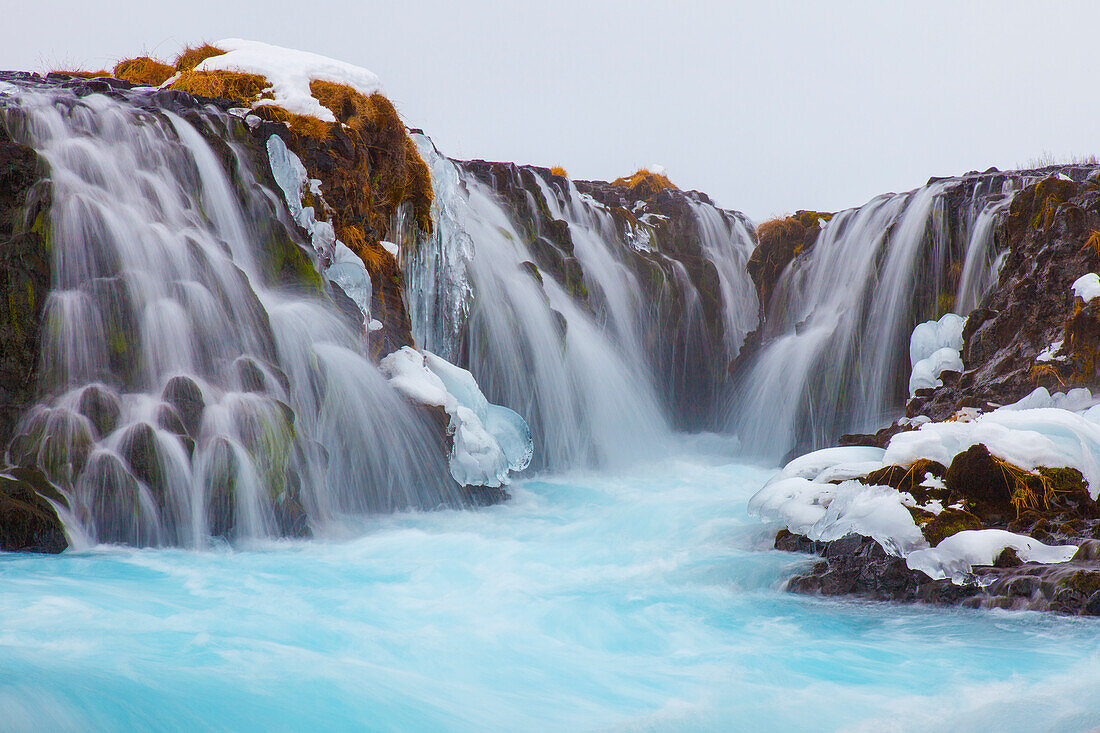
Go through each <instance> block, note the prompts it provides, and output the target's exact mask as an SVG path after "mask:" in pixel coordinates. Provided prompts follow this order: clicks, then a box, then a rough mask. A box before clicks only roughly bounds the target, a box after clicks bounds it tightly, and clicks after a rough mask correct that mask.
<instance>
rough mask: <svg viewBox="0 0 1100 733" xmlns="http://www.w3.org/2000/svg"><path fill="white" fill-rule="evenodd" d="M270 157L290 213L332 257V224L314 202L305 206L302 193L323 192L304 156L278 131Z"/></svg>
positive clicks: (315, 246) (270, 140) (269, 148)
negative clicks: (321, 216) (319, 217)
mask: <svg viewBox="0 0 1100 733" xmlns="http://www.w3.org/2000/svg"><path fill="white" fill-rule="evenodd" d="M267 158H268V161H269V162H270V164H271V174H272V176H273V177H274V178H275V182H276V183H277V184H279V189H280V190H281V191H282V192H283V198H284V199H286V205H287V208H289V209H290V215H291V216H292V217H294V220H295V221H296V222H298V225H299V226H301V227H302V229H304V230H306V232H308V233H309V235H310V239H311V241H312V244H313V249H315V250H316V251H317V252H318V253H319V254H320V255H321V256H322V257H323V258H325V260H331V259H332V257H333V247H334V245H335V242H336V233H335V232H334V231H333V228H332V224H330V223H329V222H327V221H318V220H317V217H316V215H315V213H314V211H313V207H312V206H302V195H303V194H304V193H305V192H306V191H311V192H312V193H315V194H317V195H320V194H321V189H320V183H319V182H318V181H316V180H314V179H311V178H310V177H309V176H308V175H307V174H306V168H305V166H304V165H302V161H301V159H299V158H298V156H297V155H295V154H294V153H293V152H292V151H291V150H290V149H289V148H287V146H286V143H284V142H283V140H282V138H280V137H279V136H278V135H272V136H271V137H269V138H268V139H267ZM367 302H368V303H369V302H370V301H369V300H368V301H367ZM368 312H369V309H368Z"/></svg>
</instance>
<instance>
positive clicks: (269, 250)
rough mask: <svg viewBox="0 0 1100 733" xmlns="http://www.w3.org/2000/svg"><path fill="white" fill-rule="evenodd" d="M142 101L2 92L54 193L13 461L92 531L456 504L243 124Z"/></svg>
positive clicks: (430, 447)
mask: <svg viewBox="0 0 1100 733" xmlns="http://www.w3.org/2000/svg"><path fill="white" fill-rule="evenodd" d="M140 101H141V100H140V95H139V94H137V93H135V97H134V101H133V103H130V102H128V101H125V100H119V99H114V98H111V97H108V96H106V95H100V94H93V95H90V96H86V97H83V98H77V97H76V96H75V95H73V94H72V93H71V92H67V91H64V90H56V89H53V90H34V89H31V88H26V89H23V90H22V91H21V92H20V93H19V94H18V95H13V96H8V97H5V98H4V106H3V109H2V110H0V111H2V112H3V115H4V118H5V120H6V123H7V126H8V128H9V129H10V130H11V131H12V133H13V135H14V136H15V137H16V138H17V139H20V140H23V141H25V142H26V143H27V144H30V145H32V146H33V147H34V148H35V149H36V150H38V152H39V153H40V155H41V156H42V158H43V159H44V160H45V161H46V163H47V164H48V166H49V176H50V179H51V187H52V195H53V205H52V210H51V224H52V236H51V240H50V241H51V244H52V248H53V250H52V277H53V286H52V288H53V289H52V293H51V295H50V298H49V301H48V303H47V311H46V319H45V324H44V328H43V346H42V366H41V369H40V385H39V391H40V394H41V402H40V404H39V405H38V406H37V407H35V408H34V409H32V410H31V411H30V412H29V414H27V415H26V416H25V418H24V419H23V422H22V425H21V429H20V436H19V437H18V438H17V439H16V440H15V441H13V443H12V446H11V448H10V453H11V456H10V457H11V459H12V460H13V461H14V462H16V463H32V464H38V465H41V466H43V467H44V468H45V469H46V470H47V471H48V473H49V475H50V477H51V478H52V479H53V480H54V481H55V482H57V483H58V484H59V485H60V486H61V487H62V488H63V489H65V490H66V491H67V492H69V493H70V500H71V503H72V504H73V514H74V516H75V517H76V519H77V521H79V522H80V523H81V525H82V529H83V530H84V531H86V533H87V534H88V535H89V536H90V537H91V539H92V540H93V541H99V542H124V543H129V544H138V545H148V544H152V545H161V544H181V545H186V546H196V545H203V544H205V543H207V542H208V541H209V538H210V537H211V536H230V537H262V536H267V535H275V534H286V533H290V534H300V533H302V532H303V531H306V526H307V523H308V524H310V525H313V526H315V527H316V526H319V525H323V524H324V523H325V522H326V521H327V520H330V519H332V518H334V517H336V516H338V515H340V514H342V513H346V512H362V511H367V510H371V511H390V510H394V509H398V508H407V507H422V508H434V507H437V506H440V505H457V504H458V503H460V499H459V494H458V487H457V485H455V483H454V482H453V481H452V480H451V478H450V476H449V475H448V472H447V465H446V462H445V456H444V451H443V450H441V447H440V440H441V438H440V436H439V435H438V432H436V431H434V430H433V428H432V426H431V425H430V423H429V421H428V419H427V418H425V417H424V416H423V415H421V414H420V413H418V412H416V411H415V410H414V409H413V408H412V407H410V406H409V405H408V404H407V403H406V402H405V401H404V400H403V399H402V398H401V397H400V396H398V395H397V393H396V392H394V391H393V389H391V388H390V386H389V385H388V384H387V383H386V380H385V379H384V378H383V377H382V376H381V375H380V374H379V373H378V370H377V369H376V368H375V366H374V365H373V364H372V363H371V362H370V361H369V359H368V358H367V357H366V354H365V343H364V339H363V337H362V335H361V333H359V332H357V331H356V329H355V324H354V323H351V322H349V320H346V319H345V317H344V316H342V314H341V313H340V311H339V309H338V308H337V307H336V306H335V305H334V304H333V302H332V300H331V299H330V298H329V297H328V296H327V291H326V289H325V283H324V281H323V280H322V278H321V277H320V276H319V275H318V273H317V270H316V268H315V266H314V263H313V262H311V261H310V257H311V255H309V254H307V253H306V250H305V249H303V248H301V247H299V245H298V244H296V243H295V242H294V241H292V239H291V236H292V229H291V228H288V227H286V226H284V224H285V223H286V222H289V219H288V218H287V214H286V212H285V211H284V210H283V208H282V204H281V200H280V197H279V196H277V195H276V194H274V193H272V191H271V190H269V189H268V188H266V187H265V186H264V185H263V184H262V183H261V181H260V180H258V179H257V178H256V177H255V176H254V175H253V173H252V171H251V170H250V165H249V161H248V160H246V159H245V157H244V154H243V152H242V151H241V150H240V149H239V148H238V147H236V146H234V145H233V143H232V139H233V134H232V133H231V127H230V126H232V125H239V124H240V122H239V121H238V120H236V119H234V118H232V117H230V116H228V115H225V114H224V113H221V112H219V111H217V110H214V109H212V108H211V109H210V110H208V111H207V112H206V113H205V114H204V115H202V116H201V118H200V117H199V116H193V117H192V120H191V121H187V120H184V119H183V118H181V117H180V116H177V115H176V114H173V113H172V112H169V111H159V110H153V109H143V108H141V106H140ZM196 124H198V125H204V126H206V127H207V128H208V129H207V130H204V131H200V129H197V128H196V126H195V125H196ZM204 132H206V133H207V134H209V135H210V136H211V137H212V138H214V139H221V140H224V141H226V142H227V143H228V145H226V146H224V148H223V149H222V150H220V151H219V153H216V152H215V150H214V148H213V147H211V144H210V143H209V142H208V141H207V138H206V137H205V136H204V134H203V133H204ZM219 155H220V156H221V157H219ZM223 161H224V162H223ZM226 166H228V170H227V167H226ZM230 173H231V174H232V176H230ZM294 236H297V235H294ZM273 263H281V268H282V269H281V270H277V269H275V267H274V264H273ZM288 269H289V270H290V271H292V272H294V273H295V275H294V276H293V277H290V278H288V277H286V271H287V270H288Z"/></svg>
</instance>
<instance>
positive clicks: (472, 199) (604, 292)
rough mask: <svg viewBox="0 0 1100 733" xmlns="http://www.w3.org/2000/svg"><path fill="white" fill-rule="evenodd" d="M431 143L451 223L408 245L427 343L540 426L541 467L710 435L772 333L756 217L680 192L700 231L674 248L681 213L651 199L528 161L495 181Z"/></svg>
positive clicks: (444, 216)
mask: <svg viewBox="0 0 1100 733" xmlns="http://www.w3.org/2000/svg"><path fill="white" fill-rule="evenodd" d="M416 138H417V141H418V144H419V146H420V151H421V154H422V155H423V157H424V159H425V160H426V161H428V163H429V166H430V168H431V170H432V176H433V185H434V189H435V193H436V201H435V211H434V215H435V221H436V224H437V226H436V228H435V232H434V233H433V236H432V239H431V241H429V242H423V243H420V244H419V245H418V246H416V247H402V252H403V261H402V268H403V271H404V273H405V277H406V285H407V287H406V294H407V298H408V306H409V312H410V316H411V319H412V324H413V333H414V335H415V337H416V339H417V341H418V343H420V344H422V345H424V346H426V347H427V348H429V349H431V350H436V351H438V353H440V354H442V355H444V356H446V357H447V358H448V359H450V360H452V361H454V362H455V363H458V364H461V365H462V366H465V367H466V368H468V369H469V370H470V371H471V372H472V373H473V374H474V376H475V377H476V378H477V380H478V383H479V384H481V385H482V387H483V388H484V389H485V393H486V395H487V396H489V397H490V399H493V400H494V401H497V402H499V403H500V404H503V405H507V406H508V407H511V408H512V409H514V410H516V411H518V412H519V413H520V414H521V415H522V416H523V417H524V418H525V419H526V420H527V422H528V423H529V424H530V425H531V427H532V432H533V434H534V435H535V440H536V442H537V443H539V448H538V449H537V450H536V452H535V455H536V462H538V463H539V465H543V466H550V467H557V468H564V467H571V466H578V465H607V464H608V463H614V462H622V461H627V460H631V459H634V458H637V457H639V456H646V455H651V454H652V452H653V450H654V449H655V448H656V447H658V446H659V445H660V444H661V442H662V441H663V439H664V437H665V436H666V434H667V432H668V431H669V429H670V426H676V427H689V428H695V429H698V428H699V427H703V426H705V425H706V421H707V420H708V419H709V417H710V415H711V414H712V410H713V407H714V406H715V405H716V404H720V403H721V400H720V399H717V397H716V396H717V395H718V394H720V393H721V391H722V390H724V389H727V388H728V375H727V365H728V364H729V363H730V362H731V361H732V359H733V358H734V357H736V355H737V352H738V350H739V349H740V347H741V344H742V342H743V341H744V338H745V335H746V333H748V332H749V331H751V330H752V329H753V328H755V326H756V318H757V312H756V291H755V288H754V286H753V284H752V282H751V280H750V279H749V277H748V275H747V273H746V271H745V262H746V261H747V259H748V257H749V255H750V254H751V252H752V248H753V245H754V242H753V238H752V235H751V232H750V229H751V225H749V224H748V223H747V220H745V219H744V218H743V217H741V216H740V215H738V214H734V213H732V212H723V211H721V210H719V209H717V208H715V207H714V206H713V205H712V204H711V203H710V202H709V201H707V200H705V197H698V195H697V194H692V193H686V194H683V193H680V192H676V195H675V197H673V198H671V200H672V201H675V202H680V205H681V206H683V208H682V209H681V211H682V219H683V221H685V222H687V226H688V227H692V229H691V231H690V232H688V233H686V234H683V235H682V239H681V240H675V241H673V240H671V236H672V235H664V234H662V231H663V230H662V229H660V227H659V226H658V225H659V224H660V223H662V220H667V219H669V217H668V216H662V215H660V214H656V213H654V212H647V213H641V207H642V206H644V204H643V203H642V202H639V203H638V204H636V205H635V211H634V212H626V211H625V210H623V209H621V208H620V209H618V210H617V211H616V210H615V209H614V208H613V207H611V206H608V205H605V204H603V203H601V202H600V201H598V200H597V199H596V198H595V197H594V196H593V195H591V194H590V193H588V192H587V191H586V190H582V189H581V188H579V184H576V183H574V182H572V181H568V180H566V179H564V178H554V177H551V176H550V175H549V173H547V172H545V171H542V172H540V171H539V170H538V169H530V168H519V167H514V166H512V167H508V171H509V172H507V173H501V174H500V175H501V176H503V178H495V177H496V176H497V172H493V173H492V174H490V178H493V181H492V184H493V185H490V183H489V182H488V181H487V180H486V174H485V173H484V169H485V167H486V166H487V165H489V164H464V163H457V162H455V161H452V160H450V159H448V158H446V157H445V156H443V155H442V154H440V153H439V151H438V150H436V148H435V147H434V145H433V144H432V143H431V141H430V140H429V139H428V138H427V137H425V136H423V135H418V136H416ZM479 166H480V168H481V170H482V172H481V174H480V175H479V173H478V172H477V170H476V169H477V168H478V167H479ZM495 170H496V169H495V168H494V171H495ZM592 185H596V184H592ZM601 185H602V184H601ZM663 236H665V237H666V238H667V240H668V241H662V237H663ZM673 245H678V246H680V248H681V249H682V250H684V251H680V252H676V251H674V250H675V246H673ZM547 262H549V263H550V265H551V266H550V267H548V266H546V263H547ZM537 263H539V264H537ZM685 263H688V264H689V265H690V266H691V268H694V269H691V270H689V267H688V266H686V265H685ZM693 278H694V280H693ZM700 280H702V281H703V282H700ZM704 285H705V286H707V287H704Z"/></svg>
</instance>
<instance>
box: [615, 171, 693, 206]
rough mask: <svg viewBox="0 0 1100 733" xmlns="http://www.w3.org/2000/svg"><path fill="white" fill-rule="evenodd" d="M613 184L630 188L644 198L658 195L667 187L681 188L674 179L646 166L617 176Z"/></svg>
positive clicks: (636, 194)
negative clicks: (619, 176) (628, 173)
mask: <svg viewBox="0 0 1100 733" xmlns="http://www.w3.org/2000/svg"><path fill="white" fill-rule="evenodd" d="M611 185H612V186H621V187H622V188H629V189H630V190H631V192H632V194H633V195H634V196H637V197H639V198H643V199H646V198H651V197H652V196H656V195H657V194H658V193H660V192H661V191H664V190H666V189H673V190H676V191H678V190H680V189H678V188H677V187H676V185H675V184H674V183H673V182H672V181H670V180H668V176H664V175H661V174H660V173H653V172H652V171H649V170H647V169H645V168H640V169H639V170H638V171H637V172H635V173H633V174H631V175H629V176H623V177H622V178H616V179H615V180H614V181H612V182H611Z"/></svg>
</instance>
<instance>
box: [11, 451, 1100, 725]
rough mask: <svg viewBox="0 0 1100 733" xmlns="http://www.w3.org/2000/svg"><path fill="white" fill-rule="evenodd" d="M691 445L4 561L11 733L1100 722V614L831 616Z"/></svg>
mask: <svg viewBox="0 0 1100 733" xmlns="http://www.w3.org/2000/svg"><path fill="white" fill-rule="evenodd" d="M769 475H770V472H769V471H765V470H762V469H759V468H754V467H750V466H744V465H738V464H731V463H728V462H723V461H722V460H721V459H718V458H713V457H710V458H708V457H705V456H701V455H699V454H698V452H695V453H692V452H685V453H683V455H681V456H680V457H670V458H667V459H664V460H661V461H659V462H657V463H655V464H654V465H649V466H645V467H638V468H636V469H634V470H632V471H628V472H620V473H616V474H614V475H610V474H602V475H601V474H596V475H582V474H576V475H559V476H548V477H539V478H534V479H531V480H528V481H525V482H523V483H521V484H519V485H517V486H515V487H514V491H513V493H514V497H515V498H514V500H513V501H512V502H510V503H508V504H506V505H502V506H497V507H492V508H488V509H483V510H479V511H465V512H464V511H442V512H429V513H419V514H404V515H397V516H387V517H382V518H378V517H375V518H372V519H370V520H369V521H366V522H361V523H359V524H356V525H347V526H344V527H342V528H341V529H340V530H339V531H336V530H334V531H333V532H332V536H329V537H325V538H323V539H319V540H314V541H311V542H294V543H274V544H269V545H265V546H259V547H249V548H237V549H235V550H229V549H225V550H220V551H212V552H191V551H180V550H124V549H117V548H101V549H97V550H94V551H90V552H85V553H67V554H65V555H62V556H60V557H34V556H26V555H6V556H2V557H0V619H2V623H0V730H16V731H19V730H132V729H135V728H138V729H153V730H179V729H186V730H204V729H233V730H341V729H357V730H358V729H377V730H769V729H789V728H790V727H792V726H798V727H800V728H802V729H806V730H832V729H856V730H863V729H865V730H875V731H879V730H927V729H929V728H935V729H959V730H975V729H979V730H984V729H989V730H996V729H1000V730H1005V729H1014V730H1015V729H1028V730H1044V729H1045V730H1058V731H1065V730H1085V729H1089V728H1091V727H1092V726H1094V725H1097V724H1100V694H1098V693H1097V689H1096V685H1097V682H1098V680H1100V622H1098V621H1089V620H1083V619H1074V618H1060V617H1056V616H1053V615H1041V614H1035V613H1008V612H981V611H967V610H940V609H934V608H926V607H900V606H892V605H887V604H869V603H859V602H850V601H827V600H822V599H814V598H803V597H798V596H793V595H789V594H786V593H784V592H782V590H780V586H781V583H782V581H783V579H784V578H785V577H786V576H787V575H788V574H789V573H790V572H791V571H792V570H793V569H795V568H797V567H799V566H802V565H805V564H806V563H807V562H808V561H807V560H806V559H805V558H803V557H800V556H796V555H789V554H785V553H779V552H775V551H773V550H770V549H769V548H770V539H771V536H772V535H773V533H774V527H766V526H763V525H761V524H760V523H759V522H757V521H756V520H754V519H751V518H749V517H747V516H746V514H745V503H746V501H747V499H748V497H749V496H750V495H751V493H752V492H753V491H754V490H755V489H756V488H757V487H758V486H759V485H760V484H761V483H762V482H763V481H765V480H766V479H767V477H768V476H769Z"/></svg>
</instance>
